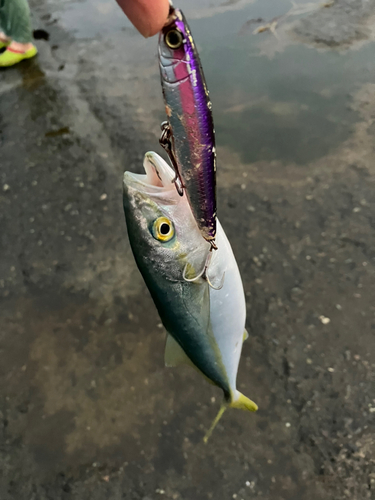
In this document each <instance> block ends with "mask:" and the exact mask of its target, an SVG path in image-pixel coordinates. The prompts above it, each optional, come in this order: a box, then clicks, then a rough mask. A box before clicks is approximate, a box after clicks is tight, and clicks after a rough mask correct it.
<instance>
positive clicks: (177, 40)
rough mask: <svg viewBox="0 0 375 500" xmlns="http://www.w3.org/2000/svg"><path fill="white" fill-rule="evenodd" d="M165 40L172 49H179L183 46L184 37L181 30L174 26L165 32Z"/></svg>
mask: <svg viewBox="0 0 375 500" xmlns="http://www.w3.org/2000/svg"><path fill="white" fill-rule="evenodd" d="M164 40H165V43H166V44H167V45H168V47H169V48H170V49H178V48H180V47H181V45H182V42H183V41H184V37H183V36H182V33H181V31H179V30H177V29H175V28H174V29H171V30H169V31H168V32H167V33H166V34H165V37H164Z"/></svg>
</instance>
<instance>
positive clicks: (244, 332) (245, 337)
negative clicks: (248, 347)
mask: <svg viewBox="0 0 375 500" xmlns="http://www.w3.org/2000/svg"><path fill="white" fill-rule="evenodd" d="M248 338H249V334H248V332H247V330H246V328H245V329H244V331H243V337H242V342H245V340H247V339H248Z"/></svg>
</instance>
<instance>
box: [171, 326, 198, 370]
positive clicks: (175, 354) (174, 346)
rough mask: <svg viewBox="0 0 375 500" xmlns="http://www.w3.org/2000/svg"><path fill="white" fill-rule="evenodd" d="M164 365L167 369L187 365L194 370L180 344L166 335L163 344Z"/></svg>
mask: <svg viewBox="0 0 375 500" xmlns="http://www.w3.org/2000/svg"><path fill="white" fill-rule="evenodd" d="M164 363H165V366H167V367H168V368H172V367H175V366H181V365H188V366H192V367H194V368H195V366H194V364H193V362H192V361H191V360H190V359H189V358H188V357H187V355H186V354H185V351H184V350H183V349H182V347H181V346H180V344H179V343H178V342H176V340H175V339H174V338H173V337H172V335H170V334H169V333H168V335H167V341H166V344H165V354H164Z"/></svg>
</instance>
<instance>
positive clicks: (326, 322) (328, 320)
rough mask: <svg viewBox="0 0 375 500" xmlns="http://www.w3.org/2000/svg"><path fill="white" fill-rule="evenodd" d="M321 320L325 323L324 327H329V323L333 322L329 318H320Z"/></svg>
mask: <svg viewBox="0 0 375 500" xmlns="http://www.w3.org/2000/svg"><path fill="white" fill-rule="evenodd" d="M319 319H320V321H321V323H323V325H328V323H330V322H331V320H330V319H329V318H327V317H326V316H323V315H322V316H319Z"/></svg>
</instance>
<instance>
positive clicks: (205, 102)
mask: <svg viewBox="0 0 375 500" xmlns="http://www.w3.org/2000/svg"><path fill="white" fill-rule="evenodd" d="M158 53H159V65H160V74H161V85H162V90H163V96H164V102H165V110H166V114H167V117H168V120H167V121H166V122H164V123H163V124H162V134H161V138H160V144H161V145H162V146H163V147H164V148H165V150H166V151H167V153H168V155H169V158H170V161H171V163H172V166H173V168H174V170H175V178H174V179H173V181H174V182H175V184H176V187H177V191H178V193H179V194H180V195H181V196H182V195H183V194H184V193H186V196H187V198H188V201H189V204H190V206H191V210H192V212H193V215H194V218H195V220H196V222H197V224H198V227H199V230H200V232H201V234H202V236H203V238H204V239H205V240H207V241H208V242H210V244H211V248H215V249H216V245H215V237H216V150H215V131H214V125H213V119H212V112H211V101H210V99H209V95H208V90H207V85H206V81H205V78H204V74H203V70H202V66H201V63H200V59H199V55H198V52H197V49H196V46H195V43H194V40H193V37H192V34H191V31H190V28H189V25H188V23H187V21H186V19H185V16H184V15H183V13H182V12H181V10H179V9H175V8H173V7H171V9H170V14H169V18H168V21H167V23H166V25H165V26H164V28H163V29H162V31H161V32H160V35H159V45H158Z"/></svg>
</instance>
